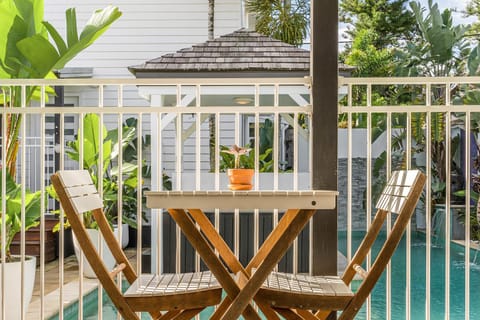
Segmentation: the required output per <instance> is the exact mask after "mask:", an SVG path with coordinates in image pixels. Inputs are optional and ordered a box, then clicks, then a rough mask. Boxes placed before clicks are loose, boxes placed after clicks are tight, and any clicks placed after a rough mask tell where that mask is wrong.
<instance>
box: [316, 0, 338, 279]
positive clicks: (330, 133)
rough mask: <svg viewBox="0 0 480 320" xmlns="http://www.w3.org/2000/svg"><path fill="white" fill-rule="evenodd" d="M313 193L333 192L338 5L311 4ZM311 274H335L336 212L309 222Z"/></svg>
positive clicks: (331, 1)
mask: <svg viewBox="0 0 480 320" xmlns="http://www.w3.org/2000/svg"><path fill="white" fill-rule="evenodd" d="M311 12H312V15H311V17H312V35H311V52H312V61H311V67H310V74H311V76H312V79H313V80H312V95H313V128H312V130H313V135H312V137H313V138H312V139H313V150H312V156H313V172H312V175H313V176H312V179H313V181H312V187H313V189H328V190H337V107H338V1H337V0H313V1H312V11H311ZM312 249H313V256H312V257H311V259H312V262H313V270H312V272H313V274H315V275H336V274H337V211H336V210H328V211H320V212H317V214H316V215H315V216H314V219H313V248H312Z"/></svg>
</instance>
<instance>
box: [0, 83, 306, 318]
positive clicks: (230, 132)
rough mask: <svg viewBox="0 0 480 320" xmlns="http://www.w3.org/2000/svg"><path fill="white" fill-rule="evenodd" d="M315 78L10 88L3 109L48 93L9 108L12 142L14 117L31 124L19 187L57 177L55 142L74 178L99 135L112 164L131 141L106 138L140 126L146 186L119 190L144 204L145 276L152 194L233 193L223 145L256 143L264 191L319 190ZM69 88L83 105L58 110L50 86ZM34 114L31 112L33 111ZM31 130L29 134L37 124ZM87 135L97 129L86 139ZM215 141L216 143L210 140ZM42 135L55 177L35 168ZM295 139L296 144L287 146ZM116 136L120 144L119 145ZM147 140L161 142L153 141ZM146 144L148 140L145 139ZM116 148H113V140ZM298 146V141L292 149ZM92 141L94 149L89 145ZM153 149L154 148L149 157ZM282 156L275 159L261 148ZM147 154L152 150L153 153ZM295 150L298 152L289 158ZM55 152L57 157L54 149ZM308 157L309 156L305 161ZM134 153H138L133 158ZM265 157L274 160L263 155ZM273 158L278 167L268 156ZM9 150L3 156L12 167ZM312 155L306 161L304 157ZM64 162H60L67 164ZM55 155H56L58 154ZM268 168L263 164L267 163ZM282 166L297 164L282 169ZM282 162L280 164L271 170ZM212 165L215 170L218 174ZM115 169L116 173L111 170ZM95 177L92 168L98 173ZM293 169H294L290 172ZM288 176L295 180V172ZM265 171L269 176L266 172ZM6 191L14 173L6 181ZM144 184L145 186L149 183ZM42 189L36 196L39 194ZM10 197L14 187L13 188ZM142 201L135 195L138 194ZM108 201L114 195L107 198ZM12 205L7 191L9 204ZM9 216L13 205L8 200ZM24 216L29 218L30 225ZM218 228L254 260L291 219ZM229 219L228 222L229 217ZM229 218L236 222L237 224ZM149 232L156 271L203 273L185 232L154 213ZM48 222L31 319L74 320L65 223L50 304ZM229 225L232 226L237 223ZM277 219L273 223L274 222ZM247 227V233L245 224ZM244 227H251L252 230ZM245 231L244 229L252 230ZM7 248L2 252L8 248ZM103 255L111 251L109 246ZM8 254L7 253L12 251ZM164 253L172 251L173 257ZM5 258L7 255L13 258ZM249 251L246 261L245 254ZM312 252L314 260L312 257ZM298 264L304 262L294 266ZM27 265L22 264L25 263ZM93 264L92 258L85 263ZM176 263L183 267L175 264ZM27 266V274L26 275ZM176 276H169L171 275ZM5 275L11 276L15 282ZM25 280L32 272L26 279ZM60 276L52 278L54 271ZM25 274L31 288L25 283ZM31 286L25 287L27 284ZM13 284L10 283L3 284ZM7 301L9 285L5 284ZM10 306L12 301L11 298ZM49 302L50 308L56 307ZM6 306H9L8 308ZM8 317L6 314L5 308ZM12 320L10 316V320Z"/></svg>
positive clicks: (139, 159)
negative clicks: (246, 234)
mask: <svg viewBox="0 0 480 320" xmlns="http://www.w3.org/2000/svg"><path fill="white" fill-rule="evenodd" d="M308 81H309V79H307V78H305V79H304V78H300V79H227V80H226V79H193V80H186V79H168V80H158V79H154V80H125V79H122V80H108V79H99V80H97V79H95V80H90V79H89V80H85V79H81V80H78V79H76V80H0V87H1V88H4V89H3V90H2V91H1V92H0V93H1V94H2V98H3V99H4V101H3V105H8V102H9V101H10V97H11V95H12V92H15V90H13V89H14V88H19V90H20V91H19V92H20V93H21V96H22V97H23V98H24V99H25V97H26V96H27V93H28V92H29V90H30V89H31V88H33V87H36V88H37V89H39V97H40V99H39V100H37V101H33V102H32V103H30V104H27V103H26V102H23V103H22V104H21V107H18V108H11V107H6V108H2V128H3V130H4V131H3V135H4V136H5V135H6V133H7V127H8V126H7V123H8V121H9V120H8V119H9V116H10V115H22V117H23V120H22V125H21V129H20V131H19V138H20V139H19V149H20V153H19V158H18V164H19V169H18V170H17V177H16V180H17V182H18V183H19V184H20V185H21V189H22V194H25V193H26V192H27V183H26V181H27V179H31V178H32V177H31V175H35V174H37V175H38V179H39V180H40V181H45V180H46V179H47V180H48V176H47V175H46V173H47V172H50V171H51V170H52V168H50V167H51V166H49V165H47V164H46V161H45V156H46V155H47V151H46V150H47V149H46V146H47V143H46V140H47V139H50V140H51V141H58V144H57V145H56V146H55V152H57V157H58V159H57V163H58V167H55V166H54V167H53V170H59V169H70V168H78V167H80V165H79V163H87V162H89V161H90V162H91V159H87V158H88V157H89V156H88V153H89V152H91V151H90V149H91V148H92V146H91V145H89V144H88V141H89V140H91V139H92V132H96V133H95V135H96V136H95V138H96V139H97V144H98V148H97V152H98V154H99V156H98V158H99V159H103V158H104V156H107V155H108V154H109V153H110V146H109V145H108V144H102V143H98V141H104V140H105V139H107V140H108V139H110V141H111V143H112V145H113V144H115V143H117V144H120V143H121V141H122V138H121V135H116V136H109V135H108V134H107V133H106V131H104V130H103V128H104V126H105V127H106V129H108V130H109V131H110V130H113V129H118V128H122V127H123V126H124V122H125V120H126V119H128V118H134V119H136V120H137V125H136V126H137V127H136V130H135V133H134V136H133V137H131V138H132V139H131V140H132V141H131V143H133V138H136V145H135V148H134V149H131V150H130V151H132V150H133V152H134V153H135V154H134V155H133V156H134V157H133V158H135V160H129V161H131V162H134V163H136V164H137V168H136V175H137V176H139V177H142V178H143V179H138V181H137V185H136V188H133V190H134V191H133V192H134V193H133V194H124V190H123V189H121V188H120V189H119V191H118V200H117V202H116V205H117V206H118V207H121V208H123V210H127V209H125V203H124V199H126V198H127V197H133V198H135V202H136V203H137V204H139V205H138V206H137V207H136V209H135V210H136V211H135V212H134V213H133V214H134V215H135V216H136V222H137V224H138V233H137V246H136V248H135V249H136V256H137V261H136V267H137V270H142V268H143V267H145V266H142V252H143V250H144V248H143V247H142V237H143V235H142V226H143V225H144V224H145V223H144V222H143V221H142V211H143V210H144V209H145V208H143V207H142V188H144V187H148V188H150V189H157V190H158V189H162V188H164V185H166V184H164V178H168V180H169V181H170V182H171V184H172V188H173V189H175V190H180V189H183V190H185V189H212V190H220V189H225V188H227V184H228V182H227V180H226V177H225V174H224V173H222V172H221V170H220V166H221V164H222V160H221V158H222V155H223V154H222V153H220V147H221V146H222V145H226V146H230V145H232V144H234V143H235V144H239V145H244V144H247V143H250V145H251V147H252V148H253V150H254V151H252V152H253V153H254V159H255V160H254V161H253V163H252V164H253V167H254V169H255V178H254V188H255V189H274V190H276V189H280V188H281V189H308V188H310V178H309V177H310V174H309V173H310V172H311V165H312V161H311V160H310V156H308V155H309V154H311V152H310V151H309V150H310V132H311V130H310V127H311V125H312V124H311V121H310V114H311V111H312V107H311V105H310V92H309V89H308V84H309V83H308ZM53 86H63V87H64V92H65V101H68V102H69V103H70V102H72V101H73V103H74V104H76V105H75V106H58V105H51V103H52V102H53V97H52V96H50V97H49V99H48V100H47V97H48V92H49V87H53ZM27 105H28V106H27ZM92 114H93V115H96V117H97V118H98V120H99V121H98V123H97V122H93V124H92V122H91V121H92V118H88V117H86V115H92ZM52 115H57V122H56V123H55V126H57V127H58V128H56V131H55V132H56V134H57V136H56V137H55V136H53V133H51V132H50V134H45V132H46V131H45V130H46V118H48V117H52ZM27 123H28V125H27ZM82 128H85V129H86V128H88V129H89V130H85V129H82ZM210 134H212V135H213V136H212V138H211V136H210ZM29 135H31V136H38V137H39V141H38V144H39V146H40V151H39V153H38V154H37V156H38V158H37V159H39V162H40V163H39V167H40V168H48V170H50V171H48V170H47V171H44V170H40V171H37V172H35V171H30V169H29V168H30V167H29V164H30V163H29V162H28V161H26V159H27V158H28V156H29V153H28V151H27V146H28V143H27V142H26V141H25V139H21V137H24V136H29ZM261 135H262V136H266V138H268V140H269V141H270V145H268V146H267V147H264V144H265V139H263V138H262V139H263V140H262V139H261V138H260V136H261ZM287 135H289V136H290V137H291V139H290V140H291V141H290V140H289V139H287V138H286V136H287ZM112 137H115V138H112ZM147 137H150V138H151V142H150V143H147V142H148V139H147ZM142 138H143V139H142ZM77 139H78V141H79V144H78V146H77V148H78V158H77V161H74V160H75V158H74V157H72V156H69V155H68V154H67V151H72V149H71V145H70V146H67V143H69V141H70V142H71V141H75V140H77ZM112 139H113V140H112ZM287 140H288V141H287ZM81 142H84V143H81ZM211 144H212V145H213V146H214V148H213V149H212V150H213V155H212V159H210V149H209V146H210V145H211ZM144 147H145V148H146V149H145V148H144ZM262 148H263V149H265V148H267V150H268V149H272V150H270V151H267V152H265V150H263V151H260V150H261V149H262ZM144 149H145V150H144ZM286 149H291V150H293V151H291V152H289V153H288V156H287V155H286V154H287V152H286V151H285V150H286ZM49 150H50V151H48V152H50V153H51V149H49ZM299 150H300V152H301V153H300V152H299ZM130 151H129V152H130ZM124 152H126V150H123V149H122V148H120V149H119V150H118V158H114V159H113V160H112V161H111V162H108V161H107V162H102V161H98V163H95V166H96V170H98V172H102V171H103V169H107V171H108V172H113V170H112V167H115V166H118V172H123V169H125V170H128V169H129V167H128V164H127V163H126V162H125V161H126V160H122V159H124V157H130V158H132V154H124ZM260 152H264V153H263V154H261V153H260ZM268 152H271V159H269V158H268V157H267V158H265V157H266V156H268ZM5 153H6V150H2V158H3V159H5V156H6V154H5ZM300 154H301V155H302V156H299V155H300ZM58 155H59V156H58ZM53 156H54V155H53ZM260 159H262V161H263V162H261V161H260ZM282 159H285V162H287V160H288V164H286V163H280V162H281V160H282ZM143 163H146V164H148V166H150V167H151V176H143V173H144V172H143V170H142V165H138V164H143ZM271 163H273V164H271ZM211 164H212V165H211ZM105 166H109V167H108V168H105ZM89 169H91V168H89ZM287 169H288V170H287ZM285 170H287V171H285ZM263 171H265V172H263ZM127 176H128V175H123V176H122V175H118V176H117V177H116V178H117V179H118V181H117V183H118V185H122V184H123V183H124V182H125V180H127ZM2 179H3V182H4V183H5V181H6V179H7V177H6V173H4V174H3V176H2ZM142 182H143V184H142ZM108 183H110V181H108V180H106V181H104V180H102V179H99V182H98V188H99V191H100V193H104V192H107V191H106V190H107V189H105V188H106V184H108ZM30 188H32V187H30ZM3 190H5V188H3ZM35 190H40V191H41V196H42V197H46V196H47V194H46V190H45V186H43V185H42V186H38V189H35ZM130 191H131V192H132V190H130ZM105 196H106V195H105ZM5 198H6V193H5V191H3V193H2V199H5ZM52 203H53V201H50V202H49V204H48V205H47V206H45V204H44V203H43V202H42V208H41V212H47V211H51V210H53V209H55V208H54V207H52ZM3 205H4V208H5V205H6V201H5V200H3ZM24 212H25V210H23V211H22V212H21V213H20V214H21V219H22V220H24V214H25V213H24ZM212 214H213V216H214V220H215V226H216V227H217V228H221V227H228V228H232V230H233V235H232V237H231V238H232V245H233V247H234V251H235V253H236V254H238V255H242V254H246V255H247V256H248V255H251V250H253V251H256V250H257V249H258V248H259V245H260V242H261V241H262V240H261V239H262V237H264V236H265V234H264V232H263V233H262V232H260V229H268V225H272V224H273V225H274V224H276V223H277V221H278V218H279V215H281V214H282V213H281V212H277V211H274V212H272V213H270V214H269V215H266V217H267V218H265V215H263V214H262V215H260V212H258V211H255V212H252V213H243V212H242V213H241V212H238V211H235V212H233V213H232V215H231V217H232V219H231V221H227V222H223V221H221V215H220V212H218V211H215V212H213V213H212ZM222 216H223V215H222ZM227 216H229V215H227ZM245 217H247V220H249V221H250V219H251V220H253V229H254V231H255V232H254V233H253V234H250V235H251V236H252V237H253V239H254V241H253V244H252V246H253V248H251V247H250V244H246V245H242V244H241V243H240V231H241V228H244V227H245V226H244V222H242V221H244V219H245ZM116 218H117V222H118V224H121V223H122V220H123V217H122V214H121V212H120V211H119V213H118V214H117V217H116ZM147 218H148V224H149V225H150V226H151V229H152V233H151V237H152V244H151V246H152V248H151V253H152V255H151V261H152V263H151V265H148V266H146V267H149V268H151V269H153V270H154V271H157V272H165V271H169V272H172V271H173V272H179V271H181V270H183V269H185V268H195V269H199V268H200V267H201V265H200V259H199V257H198V255H195V256H194V263H193V264H191V263H190V264H188V263H185V262H183V264H182V256H183V257H185V259H190V258H189V255H188V252H187V253H185V252H183V250H182V244H183V242H184V240H183V239H182V237H181V234H180V230H179V229H178V228H176V227H174V228H173V229H171V230H164V228H165V227H164V225H165V224H164V219H167V217H164V215H163V214H162V213H161V212H160V211H159V210H157V211H154V212H149V213H148V214H147ZM2 219H3V220H2V228H3V229H2V234H5V217H4V216H2ZM44 219H45V218H44V215H40V220H41V240H40V252H41V254H40V266H39V277H40V288H39V290H40V300H39V301H37V305H38V310H33V311H32V310H29V313H28V315H27V316H26V318H28V319H30V318H31V319H48V317H50V315H51V314H52V311H51V309H52V306H53V307H54V308H53V309H54V310H57V311H58V317H59V319H67V316H66V315H64V311H63V308H62V307H63V306H64V304H65V303H67V300H70V298H66V297H67V296H68V295H69V293H68V292H66V290H67V289H66V288H67V286H62V285H60V284H61V283H63V282H64V279H65V278H66V274H65V273H66V272H65V270H64V267H63V265H64V262H65V257H64V256H63V248H64V238H65V234H64V227H65V226H64V222H63V220H60V231H59V239H60V243H59V247H60V256H59V266H60V267H59V269H58V279H59V281H58V287H59V295H58V298H57V299H56V300H55V301H56V303H51V302H50V301H51V299H50V298H48V299H47V297H46V296H47V294H46V292H47V288H46V283H45V279H46V277H45V273H46V269H45V265H46V264H45V261H44V256H45V245H44V240H45V236H44V228H45V227H44V225H45V221H44ZM227 220H228V218H227ZM267 220H270V222H268V221H267ZM245 225H246V224H245ZM242 226H243V227H242ZM121 230H122V228H119V231H118V238H119V239H121V238H122V231H121ZM25 231H26V230H25V225H22V227H21V231H20V233H21V253H22V254H21V256H22V259H23V260H24V259H25V245H26V243H25ZM168 232H171V234H170V235H171V236H172V239H173V243H174V248H173V249H172V248H169V247H168V244H166V243H164V239H163V236H162V235H163V234H165V233H168ZM242 232H243V229H242ZM4 240H5V239H3V242H2V243H5V241H4ZM100 247H101V246H100ZM2 248H3V247H2ZM170 249H171V251H169V252H164V251H165V250H170ZM299 250H302V249H299V246H298V244H297V243H295V245H294V248H293V253H292V255H291V256H290V257H289V258H288V259H287V260H288V261H289V262H288V263H286V264H287V265H288V268H291V269H292V270H294V271H297V270H299V269H302V268H303V269H305V268H306V269H305V271H308V263H306V264H305V263H304V262H303V263H302V265H301V266H299V265H298V261H299V260H300V259H299V258H298V256H299V254H298V252H299ZM4 251H5V250H2V254H3V255H4ZM245 252H246V253H245ZM306 252H308V251H306ZM172 254H174V255H175V256H176V258H175V259H174V260H175V261H173V263H171V262H172V261H171V260H172V259H171V258H170V257H171V256H172ZM292 256H293V257H294V258H292ZM23 260H22V261H23ZM80 261H83V259H80ZM172 264H173V267H170V265H172ZM24 269H25V267H22V270H24ZM83 269H84V266H83V262H80V263H79V274H82V271H83ZM166 269H168V270H166ZM3 270H4V269H3V268H2V277H7V276H8V275H6V274H5V272H4V271H3ZM22 272H23V273H25V271H22ZM49 272H51V271H49ZM24 277H25V275H24V276H23V278H22V279H24ZM3 279H5V278H3ZM22 281H23V280H22ZM86 281H87V280H84V279H83V278H82V277H80V281H79V286H78V297H79V307H78V313H77V315H78V319H83V318H84V317H85V316H87V315H84V314H83V308H82V306H83V302H84V300H83V296H84V294H85V293H87V291H88V290H89V289H87V288H88V286H89V285H90V284H89V282H88V283H87V282H86ZM2 283H5V282H2ZM2 290H3V292H4V293H5V290H6V289H5V286H3V285H2ZM3 296H4V297H5V295H3ZM102 300H103V297H102V293H101V291H100V292H99V295H98V299H97V301H98V309H99V310H98V312H99V315H100V318H102V309H103V307H102ZM46 301H49V302H48V303H46ZM5 303H6V299H3V300H2V305H5ZM21 308H22V309H23V310H25V309H26V308H27V306H26V305H23V303H22V304H21ZM3 310H5V308H3ZM3 316H5V313H4V315H3Z"/></svg>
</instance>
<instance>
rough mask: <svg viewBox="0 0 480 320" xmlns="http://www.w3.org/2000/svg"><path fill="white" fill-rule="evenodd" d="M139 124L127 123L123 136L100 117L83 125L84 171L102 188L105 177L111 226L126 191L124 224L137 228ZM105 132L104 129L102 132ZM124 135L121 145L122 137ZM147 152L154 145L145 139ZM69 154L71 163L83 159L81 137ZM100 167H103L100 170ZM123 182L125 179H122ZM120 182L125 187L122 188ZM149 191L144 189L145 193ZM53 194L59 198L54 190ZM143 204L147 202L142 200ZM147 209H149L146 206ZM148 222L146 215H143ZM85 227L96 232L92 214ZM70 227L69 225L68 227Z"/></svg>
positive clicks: (144, 169) (146, 171)
mask: <svg viewBox="0 0 480 320" xmlns="http://www.w3.org/2000/svg"><path fill="white" fill-rule="evenodd" d="M136 127H137V121H136V119H133V118H129V119H127V120H126V121H125V123H124V125H123V127H122V128H121V132H119V131H118V130H117V129H112V130H110V131H107V129H106V127H105V126H104V125H103V124H102V125H101V126H100V119H99V117H98V116H97V115H96V114H87V115H85V117H84V121H83V168H84V169H86V170H88V171H89V172H90V174H91V176H92V179H93V181H94V183H95V184H96V185H97V186H98V185H99V181H98V179H99V177H102V186H103V192H102V196H103V200H104V212H105V216H106V218H107V219H108V221H109V222H110V223H115V222H116V219H117V217H118V210H119V208H118V194H119V191H120V188H121V191H122V208H121V211H122V220H123V221H124V222H126V223H127V224H129V225H130V226H132V227H134V228H136V227H137V221H136V217H137V206H138V203H137V196H136V195H137V188H138V179H142V177H140V178H139V177H138V175H137V168H138V159H137V153H138V151H137V148H138V138H137V134H136ZM100 128H101V129H100ZM100 130H102V135H103V137H104V139H103V158H102V159H101V160H100V158H99V155H100V143H99V141H100V133H101V132H100ZM120 135H121V139H120V143H119V136H120ZM142 140H143V141H142V146H143V148H148V147H149V145H150V142H149V141H150V138H149V137H145V138H143V137H142ZM67 146H68V147H69V150H68V151H67V155H68V157H69V158H70V159H72V160H76V161H79V159H80V151H79V150H80V140H79V137H78V136H77V138H76V140H74V141H69V142H67ZM120 148H122V154H123V156H124V157H123V161H124V162H123V163H122V172H120V170H119V166H118V160H119V159H118V156H119V151H120ZM100 163H101V164H102V167H100ZM143 174H145V176H150V167H149V166H147V165H146V164H145V162H144V163H143V164H142V175H143ZM120 178H121V179H120ZM163 179H164V186H165V189H171V181H170V178H169V177H168V176H167V177H165V175H164V178H163ZM120 180H122V185H121V186H120V185H119V183H120ZM145 189H146V188H145V187H144V188H142V191H144V190H145ZM49 193H50V194H51V195H52V196H53V197H55V194H54V192H53V190H52V188H49ZM142 201H145V200H144V199H142ZM143 207H145V206H143ZM143 218H144V219H145V212H143ZM84 223H85V226H86V227H90V228H96V222H95V220H94V219H93V217H92V216H91V214H90V213H87V214H85V215H84ZM67 226H68V223H67Z"/></svg>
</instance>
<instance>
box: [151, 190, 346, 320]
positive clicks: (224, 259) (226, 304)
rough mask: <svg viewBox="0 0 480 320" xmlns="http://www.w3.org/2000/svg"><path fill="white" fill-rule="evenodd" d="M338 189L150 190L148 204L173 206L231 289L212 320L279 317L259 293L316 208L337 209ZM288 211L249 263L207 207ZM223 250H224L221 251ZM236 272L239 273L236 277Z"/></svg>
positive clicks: (205, 258) (190, 237) (182, 226)
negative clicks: (228, 240) (228, 241)
mask: <svg viewBox="0 0 480 320" xmlns="http://www.w3.org/2000/svg"><path fill="white" fill-rule="evenodd" d="M337 194H338V193H337V192H336V191H324V190H317V191H148V192H145V195H146V197H147V207H149V208H157V209H167V210H168V212H169V214H170V215H171V217H172V218H173V219H174V220H175V222H176V223H177V225H178V226H179V227H180V229H181V230H182V232H183V233H184V234H185V236H186V238H187V239H188V241H189V242H190V243H191V244H192V246H193V247H194V248H195V250H197V252H198V254H199V255H200V257H201V258H202V259H203V261H204V262H205V264H206V265H207V266H208V268H209V269H210V270H211V272H212V273H213V274H214V275H215V277H216V278H217V280H218V282H219V283H220V285H221V286H222V287H223V289H224V290H225V292H226V297H225V299H224V300H223V301H222V303H221V304H220V305H219V306H218V308H217V310H216V311H215V313H214V314H213V315H212V317H211V319H232V320H234V319H235V320H236V319H238V318H239V316H240V315H243V316H244V317H245V318H246V319H261V318H260V316H259V315H258V313H257V312H256V310H255V309H254V308H253V306H252V304H251V302H252V300H254V301H255V303H256V304H257V305H258V307H259V308H260V310H261V311H262V312H263V313H264V314H265V316H266V317H267V318H268V319H279V317H278V316H277V314H276V313H275V311H274V310H273V309H271V308H270V307H269V306H267V305H266V304H262V302H261V301H260V299H256V297H255V295H256V293H257V291H258V290H259V289H260V287H261V286H262V284H263V282H264V281H265V280H266V279H267V277H268V275H269V274H270V272H271V271H272V270H273V269H274V268H275V266H276V265H277V264H278V262H279V261H280V259H281V258H282V257H283V255H284V254H285V252H286V251H287V250H288V248H289V247H290V245H291V244H292V242H293V240H294V239H295V238H296V237H297V236H298V234H299V233H300V232H301V231H302V229H303V228H304V226H305V225H306V224H307V223H308V221H309V220H310V218H311V217H312V216H313V215H314V214H315V212H316V210H322V209H333V208H335V205H336V196H337ZM205 209H220V210H226V209H227V210H231V209H240V210H242V209H244V210H245V209H248V210H251V209H259V210H272V209H280V210H286V211H285V214H284V215H283V217H282V218H281V219H280V221H279V222H278V224H277V226H276V227H275V228H274V229H273V230H272V232H271V233H270V235H269V236H268V238H267V239H266V240H265V241H264V242H263V244H262V246H261V247H260V249H259V250H258V252H257V254H256V255H255V256H254V257H253V258H252V259H251V260H250V262H249V263H248V265H247V266H243V265H242V264H241V263H240V261H239V260H238V258H237V257H236V256H235V254H234V253H233V252H232V250H231V249H230V247H229V246H228V245H227V244H226V242H225V241H224V239H223V238H222V236H221V235H220V234H219V233H218V232H217V230H216V229H215V227H214V226H213V225H212V223H211V222H210V220H209V219H208V217H207V216H206V215H205V213H204V212H203V211H202V210H205ZM217 253H218V255H217ZM232 273H233V276H232Z"/></svg>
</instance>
